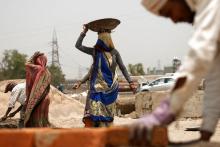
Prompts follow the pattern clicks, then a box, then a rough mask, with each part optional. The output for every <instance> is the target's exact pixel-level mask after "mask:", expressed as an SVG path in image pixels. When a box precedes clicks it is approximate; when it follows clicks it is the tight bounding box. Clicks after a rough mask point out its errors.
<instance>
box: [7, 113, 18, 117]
mask: <svg viewBox="0 0 220 147" xmlns="http://www.w3.org/2000/svg"><path fill="white" fill-rule="evenodd" d="M15 115H16V113H15V112H12V113H10V114H9V115H8V117H14V116H15Z"/></svg>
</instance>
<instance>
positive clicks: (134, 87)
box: [129, 82, 137, 94]
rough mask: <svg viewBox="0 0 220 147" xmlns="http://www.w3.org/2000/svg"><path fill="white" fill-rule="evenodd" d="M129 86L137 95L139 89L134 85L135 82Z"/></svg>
mask: <svg viewBox="0 0 220 147" xmlns="http://www.w3.org/2000/svg"><path fill="white" fill-rule="evenodd" d="M129 86H130V88H131V90H132V91H133V93H134V94H135V93H136V90H137V89H136V86H135V85H134V82H130V83H129Z"/></svg>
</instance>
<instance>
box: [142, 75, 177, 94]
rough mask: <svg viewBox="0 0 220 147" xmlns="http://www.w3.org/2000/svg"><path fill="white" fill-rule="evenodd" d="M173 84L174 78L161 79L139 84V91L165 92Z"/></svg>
mask: <svg viewBox="0 0 220 147" xmlns="http://www.w3.org/2000/svg"><path fill="white" fill-rule="evenodd" d="M174 83H175V77H174V76H169V77H161V78H158V79H156V80H154V81H152V82H150V83H148V82H146V83H141V84H140V87H139V91H140V92H142V91H167V90H170V89H171V88H172V87H173V85H174Z"/></svg>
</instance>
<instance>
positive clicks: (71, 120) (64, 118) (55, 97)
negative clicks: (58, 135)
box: [0, 80, 84, 128]
mask: <svg viewBox="0 0 220 147" xmlns="http://www.w3.org/2000/svg"><path fill="white" fill-rule="evenodd" d="M10 81H15V82H16V83H21V82H24V80H10ZM8 82H9V81H1V82H0V99H1V102H0V117H1V116H3V115H4V113H5V111H6V109H7V107H8V99H9V95H10V94H9V93H7V94H5V93H3V92H4V89H5V86H6V84H7V83H8ZM49 95H50V100H51V103H50V108H49V119H50V122H51V123H52V124H53V125H55V126H56V127H60V128H61V127H62V128H72V127H82V126H83V123H82V121H81V119H82V116H83V111H84V105H83V104H81V103H80V102H78V101H76V100H74V99H72V98H71V97H69V96H67V95H65V94H63V93H61V92H60V91H58V90H57V89H56V88H54V87H53V86H51V91H50V94H49ZM19 105H20V104H16V107H18V106H19ZM15 109H16V108H15ZM15 118H19V114H17V115H16V116H15Z"/></svg>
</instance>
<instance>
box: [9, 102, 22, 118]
mask: <svg viewBox="0 0 220 147" xmlns="http://www.w3.org/2000/svg"><path fill="white" fill-rule="evenodd" d="M22 107H23V105H20V106H19V107H18V109H16V110H15V111H14V112H12V113H10V114H9V115H8V117H14V116H15V115H16V114H17V113H18V112H20V111H21V109H22Z"/></svg>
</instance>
